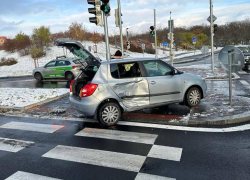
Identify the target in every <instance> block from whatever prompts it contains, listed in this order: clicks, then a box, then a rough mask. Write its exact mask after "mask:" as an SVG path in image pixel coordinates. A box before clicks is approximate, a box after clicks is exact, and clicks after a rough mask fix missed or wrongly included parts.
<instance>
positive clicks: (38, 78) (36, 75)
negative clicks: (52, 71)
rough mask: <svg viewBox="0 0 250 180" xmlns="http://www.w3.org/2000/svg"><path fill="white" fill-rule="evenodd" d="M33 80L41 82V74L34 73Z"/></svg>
mask: <svg viewBox="0 0 250 180" xmlns="http://www.w3.org/2000/svg"><path fill="white" fill-rule="evenodd" d="M34 77H35V79H36V80H37V81H41V80H42V79H43V76H42V75H41V73H35V76H34Z"/></svg>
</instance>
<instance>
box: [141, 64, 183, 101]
mask: <svg viewBox="0 0 250 180" xmlns="http://www.w3.org/2000/svg"><path fill="white" fill-rule="evenodd" d="M142 64H143V65H144V67H145V70H146V73H147V81H148V85H149V94H150V105H153V104H161V103H171V102H177V101H181V97H182V93H183V92H182V78H181V76H180V75H179V74H175V75H172V70H173V67H171V66H169V65H168V64H166V63H165V62H163V61H160V60H152V61H144V62H143V63H142Z"/></svg>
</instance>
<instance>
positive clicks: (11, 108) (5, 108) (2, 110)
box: [0, 93, 69, 112]
mask: <svg viewBox="0 0 250 180" xmlns="http://www.w3.org/2000/svg"><path fill="white" fill-rule="evenodd" d="M67 96H69V93H66V94H63V95H60V96H56V97H54V98H49V99H46V100H44V101H40V102H37V103H35V104H31V105H28V106H25V107H7V106H0V112H8V111H18V112H23V111H25V110H27V109H30V108H33V107H36V106H40V105H43V104H46V103H50V102H52V101H55V100H58V99H60V98H63V97H67Z"/></svg>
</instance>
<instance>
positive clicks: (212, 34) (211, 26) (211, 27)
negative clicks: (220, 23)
mask: <svg viewBox="0 0 250 180" xmlns="http://www.w3.org/2000/svg"><path fill="white" fill-rule="evenodd" d="M210 18H211V19H210V32H211V61H212V63H211V64H212V71H213V72H214V32H213V27H214V21H213V1H212V0H210Z"/></svg>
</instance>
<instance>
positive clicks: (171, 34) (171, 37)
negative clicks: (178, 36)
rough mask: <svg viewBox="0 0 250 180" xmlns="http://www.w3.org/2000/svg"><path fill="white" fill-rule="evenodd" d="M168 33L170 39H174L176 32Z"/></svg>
mask: <svg viewBox="0 0 250 180" xmlns="http://www.w3.org/2000/svg"><path fill="white" fill-rule="evenodd" d="M167 35H168V39H169V40H172V41H174V33H172V32H170V33H168V34H167Z"/></svg>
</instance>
